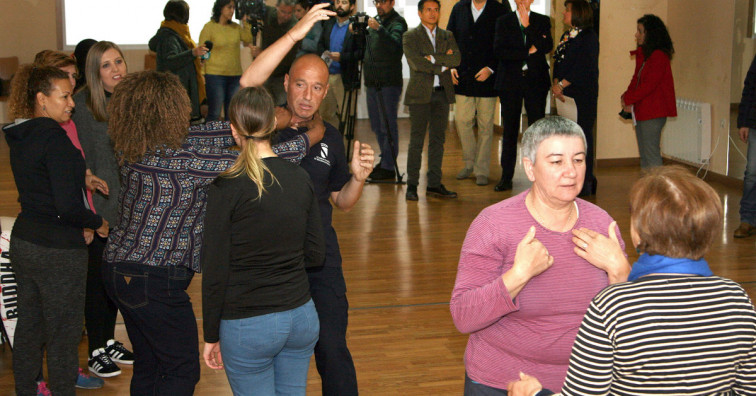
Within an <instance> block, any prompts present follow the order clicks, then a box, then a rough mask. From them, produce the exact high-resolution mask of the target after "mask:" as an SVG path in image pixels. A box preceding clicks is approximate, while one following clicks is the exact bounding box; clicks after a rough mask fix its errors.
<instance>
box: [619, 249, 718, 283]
mask: <svg viewBox="0 0 756 396" xmlns="http://www.w3.org/2000/svg"><path fill="white" fill-rule="evenodd" d="M658 273H662V274H693V275H700V276H712V275H714V273H713V272H711V270H710V269H709V263H707V262H706V260H704V259H700V260H691V259H688V258H671V257H666V256H661V255H653V256H652V255H650V254H648V253H643V254H641V256H640V257H638V261H636V262H635V264H633V269H632V270H631V271H630V275H629V276H628V277H627V280H629V281H634V280H636V279H638V278H640V277H641V276H645V275H649V274H658Z"/></svg>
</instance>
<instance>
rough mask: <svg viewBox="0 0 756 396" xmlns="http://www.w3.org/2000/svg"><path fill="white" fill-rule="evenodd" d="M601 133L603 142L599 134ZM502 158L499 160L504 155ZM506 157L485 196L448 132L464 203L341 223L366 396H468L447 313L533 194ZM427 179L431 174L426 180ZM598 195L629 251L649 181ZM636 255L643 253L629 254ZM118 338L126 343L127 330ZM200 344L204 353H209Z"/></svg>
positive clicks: (755, 289) (391, 193) (374, 196)
mask: <svg viewBox="0 0 756 396" xmlns="http://www.w3.org/2000/svg"><path fill="white" fill-rule="evenodd" d="M399 127H400V130H401V131H402V132H401V145H400V147H401V150H400V151H401V152H400V157H399V163H400V164H401V168H402V170H404V169H405V166H404V165H405V164H406V151H407V144H408V131H409V122H408V121H407V120H406V119H405V120H400V123H399ZM599 133H600V132H599ZM356 137H357V138H358V139H364V141H366V142H369V143H371V144H373V145H374V144H375V138H374V135H373V134H372V132H370V130H369V126H368V123H367V121H359V122H358V124H357V131H356ZM493 150H496V152H498V147H494V149H493ZM497 158H498V155H496V153H494V155H492V166H491V169H492V171H491V180H492V184H491V185H489V186H486V187H479V186H476V185H475V182H474V179H468V180H462V181H458V180H455V179H454V176H455V175H456V173H457V171H458V170H459V169H460V167H461V164H462V162H461V153H460V145H459V139H458V138H457V136H456V133H455V132H454V130H453V126H452V127H451V129H450V131H449V132H448V134H447V141H446V153H445V158H444V179H443V182H444V184H445V185H446V187H447V188H448V189H450V190H453V191H457V192H458V193H459V198H458V199H455V200H439V199H434V198H428V199H426V197H425V194H424V193H423V191H424V187H425V176H422V177H421V180H420V189H419V192H420V201H419V202H406V201H405V200H404V191H405V188H406V187H405V186H395V185H388V184H380V185H366V186H365V191H364V194H363V196H362V199H361V201H360V202H359V203H358V204H357V206H356V207H355V208H354V209H353V210H352V211H351V212H349V213H341V212H335V213H334V220H333V223H334V226H335V228H336V230H337V232H338V235H339V240H340V243H341V251H342V255H343V258H344V275H345V277H346V282H347V287H348V294H347V295H348V298H349V302H350V306H351V309H350V312H349V319H350V323H349V330H348V342H349V346H350V349H351V351H352V355H353V357H354V362H355V366H356V368H357V377H358V382H359V387H360V391H361V393H362V394H364V395H459V394H461V393H462V387H463V378H464V364H463V353H464V349H465V344H466V342H467V336H466V335H464V334H460V333H459V332H458V331H457V330H456V329H455V327H454V325H453V324H452V321H451V316H450V314H449V305H448V302H449V298H450V295H451V290H452V288H453V286H454V279H455V276H456V271H457V261H458V259H459V251H460V247H461V245H462V242H463V240H464V237H465V233H466V231H467V228H468V226H469V225H470V223H471V222H472V220H473V219H474V218H475V216H476V215H477V214H478V212H480V210H481V209H483V208H484V207H486V206H489V205H491V204H493V203H495V202H497V201H500V200H502V199H505V198H508V197H510V196H511V195H512V194H516V193H519V192H521V191H523V190H524V189H526V188H528V186H529V183H528V181H527V179H526V178H525V176H524V174H523V172H522V169H521V168H520V167H518V169H517V172H516V175H515V181H514V191H511V192H505V193H497V192H494V191H493V185H494V183H495V182H496V180H498V177H499V174H500V169H499V167H498V165H497V164H496V163H497ZM0 164H2V166H0V215H2V216H15V214H16V213H18V205H17V203H16V191H15V187H14V185H13V179H12V175H11V172H10V170H9V166H8V149H7V146H6V145H5V141H4V140H2V143H0ZM424 172H425V170H423V171H422V172H421V174H423V175H424ZM596 174H597V177H598V179H599V182H600V183H599V186H598V194H597V196H596V197H595V198H592V199H591V200H592V201H593V202H595V203H596V204H598V205H599V206H600V207H602V208H604V209H605V210H607V211H608V212H609V213H610V214H611V215H612V216H613V217H614V218H615V219H616V220H617V221H618V223H619V225H620V228H621V230H622V234H623V236H624V237H625V241H626V242H627V243H628V245H630V241H629V219H628V217H629V216H628V204H627V195H628V190H629V188H630V186H631V185H632V183H633V182H634V181H635V180H636V179H637V178H638V177H639V170H638V169H637V167H615V168H605V169H597V171H596ZM712 184H713V186H714V187H715V188H716V189H717V190H718V191H719V192H720V195H721V197H722V199H723V202H724V205H725V206H724V207H725V211H726V219H725V222H724V224H722V235H721V237H720V238H719V239H718V240H717V243H716V245H715V246H714V248H713V250H712V251H711V252H710V253H709V254H708V255H707V259H708V260H709V262H710V264H711V266H712V269H713V270H714V272H715V273H716V274H718V275H721V276H724V277H728V278H731V279H734V280H736V281H738V282H740V283H741V284H742V285H743V286H744V287H745V289H746V290H747V291H748V292H749V294H750V295H751V298H754V297H756V268H754V265H753V264H754V258H755V256H756V254H755V252H756V249H754V247H755V245H756V237H754V238H750V239H745V240H743V239H740V240H735V239H733V238H732V232H733V231H734V229H735V228H736V227H737V226H738V223H739V217H738V206H739V199H740V195H741V191H740V190H739V189H737V188H733V187H731V186H729V187H728V186H724V185H722V184H716V183H712ZM628 255H629V256H630V258H631V259H635V258H636V257H637V254H636V253H635V251H634V250H633V249H632V248H630V249H628ZM200 279H201V277H199V276H198V277H195V278H194V281H193V283H192V285H191V286H190V291H191V294H192V300H193V301H194V302H195V304H196V305H195V313H196V314H197V317H198V327H199V329H200V338H201V337H202V336H201V331H202V324H201V323H199V322H201V320H202V319H201V307H200V305H199V304H200V301H201V298H200ZM116 334H117V338H119V339H120V340H121V341H123V342H124V343H126V344H128V337H127V336H126V331H125V329H124V326H123V322H122V321H121V320H120V317H119V322H118V324H117V328H116ZM200 346H201V345H200ZM80 352H81V353H80V356H81V366H82V367H86V358H85V355H86V339H84V340H83V341H82V343H81V344H80ZM121 368H122V369H123V374H122V375H120V376H118V377H115V378H113V379H106V385H105V388H104V389H101V390H92V391H83V390H79V394H81V395H87V394H95V393H97V394H102V395H127V394H128V384H129V381H130V377H131V368H130V367H129V366H125V365H121ZM7 394H13V375H12V368H11V353H10V351H9V350H8V349H1V347H0V395H7ZM196 394H197V395H230V394H231V391H230V389H229V387H228V382H227V380H226V377H225V374H224V373H223V372H215V371H213V370H210V369H208V368H207V367H206V366H205V365H204V363H203V364H202V379H201V380H200V382H199V384H198V385H197V392H196ZM308 394H311V395H318V394H320V380H319V377H318V374H317V371H316V370H315V367H314V361H313V363H312V364H311V366H310V375H309V380H308Z"/></svg>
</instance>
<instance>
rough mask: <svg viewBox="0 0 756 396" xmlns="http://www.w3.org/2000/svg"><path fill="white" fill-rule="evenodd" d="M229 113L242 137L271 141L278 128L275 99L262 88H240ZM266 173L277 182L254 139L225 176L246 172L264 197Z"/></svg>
mask: <svg viewBox="0 0 756 396" xmlns="http://www.w3.org/2000/svg"><path fill="white" fill-rule="evenodd" d="M228 114H229V119H230V120H231V125H233V127H234V130H235V131H236V133H237V134H238V135H239V136H240V137H241V138H242V139H246V140H268V141H270V138H271V136H272V135H273V132H274V131H275V128H276V116H275V105H274V104H273V98H272V97H271V96H270V94H269V93H268V91H266V90H265V88H262V87H248V88H243V89H240V90H239V91H238V92H237V93H236V94H235V95H234V97H233V98H232V99H231V103H230V104H229V106H228ZM266 172H267V173H269V174H270V176H271V178H272V181H271V183H274V182H276V178H275V176H274V175H273V174H272V173H270V170H269V169H268V167H267V166H265V162H263V161H262V159H261V158H260V155H259V154H258V153H257V145H256V144H254V142H248V143H247V144H246V145H245V146H244V148H243V149H242V151H241V153H239V158H237V159H236V162H234V164H233V165H232V166H231V168H229V169H228V170H227V171H226V172H224V173H223V174H222V176H223V177H238V176H241V175H246V176H247V177H249V178H250V179H251V180H252V181H253V182H254V183H255V184H256V185H257V197H258V198H260V197H262V194H263V192H265V185H264V184H263V181H264V178H265V173H266Z"/></svg>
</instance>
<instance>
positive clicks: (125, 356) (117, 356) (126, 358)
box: [105, 340, 134, 364]
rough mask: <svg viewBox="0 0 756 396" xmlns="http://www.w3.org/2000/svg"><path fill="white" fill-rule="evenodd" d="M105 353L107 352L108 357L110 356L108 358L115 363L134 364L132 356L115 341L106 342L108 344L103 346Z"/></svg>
mask: <svg viewBox="0 0 756 396" xmlns="http://www.w3.org/2000/svg"><path fill="white" fill-rule="evenodd" d="M105 352H107V353H108V356H110V358H111V359H113V361H114V362H116V363H123V364H134V354H133V353H131V351H130V350H128V349H126V347H125V346H123V344H122V343H120V342H118V341H116V340H108V344H107V346H105Z"/></svg>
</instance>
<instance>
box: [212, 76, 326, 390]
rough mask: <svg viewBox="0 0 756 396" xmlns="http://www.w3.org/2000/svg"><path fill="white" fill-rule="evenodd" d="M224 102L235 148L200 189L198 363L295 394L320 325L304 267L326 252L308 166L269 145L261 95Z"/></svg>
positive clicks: (269, 114) (270, 119)
mask: <svg viewBox="0 0 756 396" xmlns="http://www.w3.org/2000/svg"><path fill="white" fill-rule="evenodd" d="M229 108H230V111H229V115H230V117H231V131H232V133H233V136H234V139H235V140H236V142H237V144H238V145H239V146H240V147H241V148H242V149H241V153H240V155H239V158H238V159H237V161H236V163H235V164H234V165H233V166H232V167H231V169H229V170H228V171H226V172H224V173H223V174H221V176H220V177H219V178H218V179H216V180H215V182H213V184H212V185H211V186H210V189H209V190H208V196H207V215H206V218H205V238H204V241H203V246H202V269H203V272H204V274H203V276H202V315H203V325H204V330H205V332H204V333H205V349H204V358H205V363H207V365H208V366H209V367H210V368H213V369H221V368H224V366H225V369H226V375H227V376H228V381H229V382H230V383H231V389H233V391H234V394H235V395H246V394H249V395H273V394H287V395H304V394H305V388H306V385H307V369H308V367H309V365H310V357H311V356H312V353H313V350H314V348H315V343H316V342H317V341H318V333H319V332H320V323H319V321H318V313H317V311H316V310H315V305H314V304H313V302H312V298H311V297H310V289H309V283H308V280H307V273H306V272H305V267H312V266H320V265H322V263H323V259H324V258H325V242H324V240H323V230H322V226H321V224H320V211H319V210H318V200H317V198H316V197H315V192H314V187H313V186H312V182H311V181H310V177H309V176H308V174H307V172H306V171H305V170H304V169H302V168H300V167H299V166H297V165H295V164H292V163H290V162H287V161H285V160H283V159H281V158H279V157H278V156H276V155H275V153H273V150H272V149H271V145H270V139H271V136H272V134H273V131H274V129H275V123H276V121H275V120H276V118H275V116H274V112H273V109H274V106H273V98H272V97H271V96H270V94H268V93H267V92H266V91H265V89H264V88H262V87H257V88H254V87H252V88H244V89H242V90H241V91H239V92H238V93H237V94H236V95H235V96H234V98H233V99H232V100H231V105H230V107H229ZM221 356H222V357H221Z"/></svg>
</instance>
